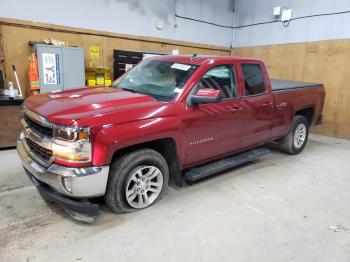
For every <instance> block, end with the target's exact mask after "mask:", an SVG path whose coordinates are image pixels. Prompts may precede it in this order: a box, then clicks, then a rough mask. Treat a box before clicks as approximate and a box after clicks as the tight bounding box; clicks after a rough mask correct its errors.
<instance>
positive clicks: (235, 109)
mask: <svg viewBox="0 0 350 262" xmlns="http://www.w3.org/2000/svg"><path fill="white" fill-rule="evenodd" d="M242 110H243V108H242V107H240V106H233V107H231V108H230V112H232V113H235V112H239V111H242Z"/></svg>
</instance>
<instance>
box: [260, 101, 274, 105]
mask: <svg viewBox="0 0 350 262" xmlns="http://www.w3.org/2000/svg"><path fill="white" fill-rule="evenodd" d="M270 105H272V102H270V101H267V102H265V103H263V104H262V106H270Z"/></svg>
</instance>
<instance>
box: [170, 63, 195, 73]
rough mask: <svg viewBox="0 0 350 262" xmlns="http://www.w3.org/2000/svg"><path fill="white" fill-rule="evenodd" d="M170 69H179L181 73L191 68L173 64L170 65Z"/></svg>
mask: <svg viewBox="0 0 350 262" xmlns="http://www.w3.org/2000/svg"><path fill="white" fill-rule="evenodd" d="M171 68H175V69H179V70H182V71H187V70H188V69H190V68H191V66H190V65H184V64H178V63H175V64H172V66H171Z"/></svg>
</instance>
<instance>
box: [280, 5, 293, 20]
mask: <svg viewBox="0 0 350 262" xmlns="http://www.w3.org/2000/svg"><path fill="white" fill-rule="evenodd" d="M291 18H292V9H291V8H288V9H283V10H282V16H281V21H282V22H286V21H290V19H291Z"/></svg>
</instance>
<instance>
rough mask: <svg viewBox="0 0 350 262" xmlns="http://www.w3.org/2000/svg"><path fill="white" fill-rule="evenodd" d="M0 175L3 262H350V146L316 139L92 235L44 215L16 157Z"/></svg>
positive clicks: (101, 223)
mask: <svg viewBox="0 0 350 262" xmlns="http://www.w3.org/2000/svg"><path fill="white" fill-rule="evenodd" d="M0 166H1V173H0V174H1V175H0V177H1V179H2V180H0V181H1V183H2V185H4V186H2V189H3V190H2V191H1V192H0V261H152V262H154V261H164V260H166V261H168V262H170V261H186V262H187V261H260V262H263V261H266V262H273V261H277V262H281V261H307V262H311V261H317V262H320V261H327V262H331V261H336V262H342V261H344V262H349V261H350V208H349V207H350V190H349V186H350V141H345V140H339V139H332V138H326V137H322V136H315V135H313V136H312V137H311V139H310V141H309V143H308V145H307V147H306V149H305V151H304V152H303V153H302V154H300V155H298V156H288V155H284V154H281V153H279V152H278V151H274V152H273V153H272V154H271V155H269V156H266V157H265V158H264V159H261V160H259V161H257V162H255V163H252V164H248V165H244V166H242V167H240V168H237V169H235V170H231V171H228V172H225V173H223V174H221V175H217V176H215V177H212V178H210V179H206V180H205V181H202V182H199V183H196V184H194V185H191V186H186V187H184V188H170V189H169V190H168V192H167V194H166V196H165V197H164V199H163V200H162V201H161V202H160V203H158V204H157V205H155V206H153V207H151V208H149V209H147V210H144V211H142V212H136V213H132V214H126V215H115V214H113V213H111V212H109V211H108V209H107V208H106V207H102V209H101V211H100V214H99V217H98V219H97V221H96V223H95V224H94V225H83V224H79V223H76V222H74V221H72V220H71V219H70V218H69V217H67V216H66V215H65V213H64V212H62V211H61V210H60V209H59V208H57V207H55V206H47V205H46V204H45V202H44V201H43V200H42V199H41V198H40V197H39V195H38V193H37V192H36V191H35V190H34V189H33V187H32V186H26V185H27V184H29V183H28V180H27V178H25V176H24V172H23V171H22V170H21V167H20V164H19V163H18V161H17V157H16V156H15V153H14V150H11V151H0ZM11 172H12V174H11ZM9 174H10V175H11V176H9ZM6 177H7V178H6ZM6 179H7V180H8V181H6ZM16 181H17V184H16ZM22 186H24V187H22Z"/></svg>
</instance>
